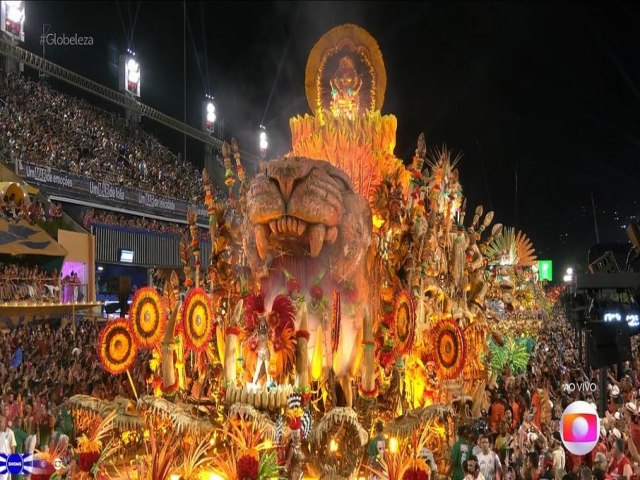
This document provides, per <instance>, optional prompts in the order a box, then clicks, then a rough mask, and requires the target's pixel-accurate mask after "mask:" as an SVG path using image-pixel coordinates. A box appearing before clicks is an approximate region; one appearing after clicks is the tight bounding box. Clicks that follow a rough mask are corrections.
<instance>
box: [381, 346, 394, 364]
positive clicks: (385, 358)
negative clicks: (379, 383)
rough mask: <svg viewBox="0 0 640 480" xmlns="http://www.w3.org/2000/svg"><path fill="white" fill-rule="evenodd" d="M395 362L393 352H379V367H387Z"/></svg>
mask: <svg viewBox="0 0 640 480" xmlns="http://www.w3.org/2000/svg"><path fill="white" fill-rule="evenodd" d="M394 361H395V355H394V354H393V350H382V351H381V352H380V365H382V366H383V367H388V366H390V365H391V364H393V362H394Z"/></svg>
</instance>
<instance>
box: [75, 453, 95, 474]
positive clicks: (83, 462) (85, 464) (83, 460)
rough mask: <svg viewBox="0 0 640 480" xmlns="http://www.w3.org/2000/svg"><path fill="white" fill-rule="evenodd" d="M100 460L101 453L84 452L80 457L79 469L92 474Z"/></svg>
mask: <svg viewBox="0 0 640 480" xmlns="http://www.w3.org/2000/svg"><path fill="white" fill-rule="evenodd" d="M98 458H100V452H84V453H81V454H79V455H78V467H80V470H82V471H83V472H90V471H91V469H92V468H93V466H94V465H95V463H96V462H97V461H98Z"/></svg>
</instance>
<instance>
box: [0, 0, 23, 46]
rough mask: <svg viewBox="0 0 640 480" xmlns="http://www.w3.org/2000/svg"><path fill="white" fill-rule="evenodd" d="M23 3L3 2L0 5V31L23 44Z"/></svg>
mask: <svg viewBox="0 0 640 480" xmlns="http://www.w3.org/2000/svg"><path fill="white" fill-rule="evenodd" d="M24 18H25V2H22V1H3V2H1V5H0V21H1V22H2V23H1V25H0V30H2V31H3V32H5V33H7V35H9V36H11V37H12V38H14V39H16V40H20V41H21V42H24Z"/></svg>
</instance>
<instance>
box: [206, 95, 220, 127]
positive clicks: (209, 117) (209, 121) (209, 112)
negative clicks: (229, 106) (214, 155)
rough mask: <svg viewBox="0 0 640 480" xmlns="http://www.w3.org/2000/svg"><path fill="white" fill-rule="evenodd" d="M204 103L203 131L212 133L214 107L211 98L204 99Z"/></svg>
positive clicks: (214, 118) (214, 115) (214, 117)
mask: <svg viewBox="0 0 640 480" xmlns="http://www.w3.org/2000/svg"><path fill="white" fill-rule="evenodd" d="M205 98H206V100H205V101H204V129H205V130H206V131H207V132H209V133H213V131H214V126H215V122H216V119H217V118H218V117H217V116H216V106H215V104H214V103H213V97H209V96H208V95H207V96H206V97H205Z"/></svg>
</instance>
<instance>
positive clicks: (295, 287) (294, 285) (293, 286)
mask: <svg viewBox="0 0 640 480" xmlns="http://www.w3.org/2000/svg"><path fill="white" fill-rule="evenodd" d="M299 290H300V280H298V279H297V278H296V277H291V278H290V279H289V280H287V293H289V295H291V294H292V293H293V292H296V291H299Z"/></svg>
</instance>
